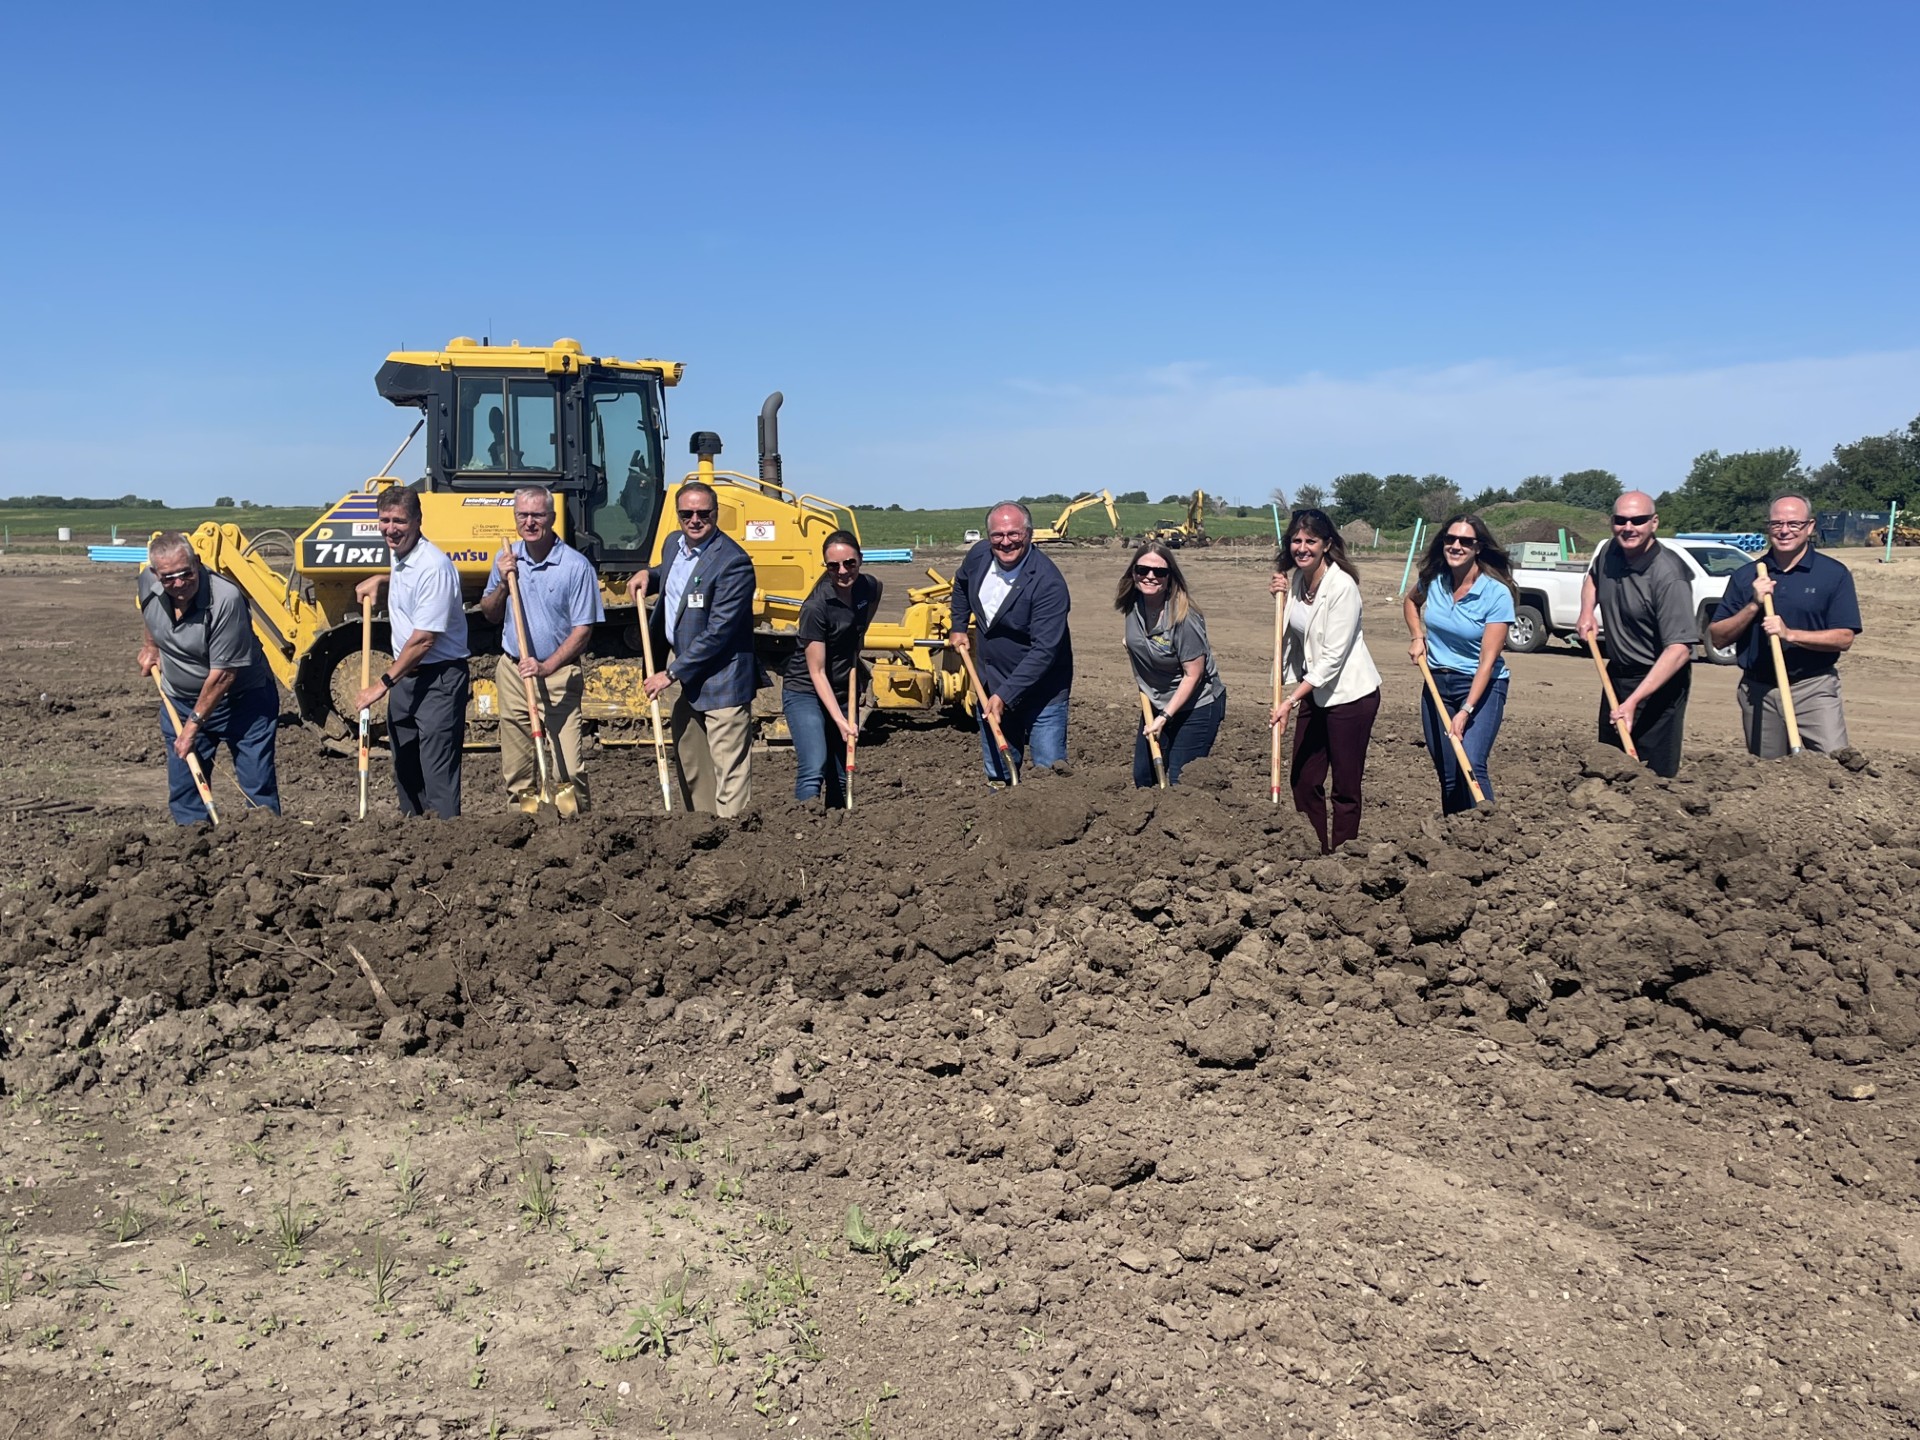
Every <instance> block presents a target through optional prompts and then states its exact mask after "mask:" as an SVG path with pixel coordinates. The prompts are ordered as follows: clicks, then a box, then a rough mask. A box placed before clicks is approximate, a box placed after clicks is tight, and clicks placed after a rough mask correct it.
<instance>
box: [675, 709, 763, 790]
mask: <svg viewBox="0 0 1920 1440" xmlns="http://www.w3.org/2000/svg"><path fill="white" fill-rule="evenodd" d="M667 728H668V729H669V730H670V731H672V733H673V763H674V765H675V767H676V768H677V769H678V770H679V772H680V803H681V804H683V805H685V806H686V807H687V808H688V809H689V810H698V811H700V812H701V813H702V814H705V815H718V816H720V817H721V818H722V819H730V818H731V817H733V816H735V815H738V814H739V813H740V812H741V811H743V810H745V809H746V808H747V806H748V805H749V804H751V803H752V801H753V786H752V783H751V779H750V777H749V775H748V773H747V752H748V749H749V747H750V745H751V743H752V740H753V716H752V707H751V706H748V705H728V706H726V707H724V708H723V709H719V710H696V709H694V708H693V707H692V706H691V705H689V704H688V703H687V702H686V697H684V696H681V697H680V698H678V699H676V700H675V701H674V702H673V714H672V716H671V717H670V718H669V719H668V721H667Z"/></svg>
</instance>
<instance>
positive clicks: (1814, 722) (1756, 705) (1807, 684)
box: [1735, 670, 1847, 760]
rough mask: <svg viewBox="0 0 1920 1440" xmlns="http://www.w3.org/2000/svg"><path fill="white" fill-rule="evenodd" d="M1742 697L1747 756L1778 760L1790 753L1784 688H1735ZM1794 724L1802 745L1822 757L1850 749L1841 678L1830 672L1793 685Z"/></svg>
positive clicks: (1742, 723) (1745, 685)
mask: <svg viewBox="0 0 1920 1440" xmlns="http://www.w3.org/2000/svg"><path fill="white" fill-rule="evenodd" d="M1735 688H1736V689H1737V690H1738V691H1739V694H1740V733H1741V734H1742V735H1744V736H1745V737H1746V741H1747V753H1748V754H1749V755H1758V756H1759V757H1760V758H1761V759H1762V760H1778V759H1779V758H1780V757H1781V756H1782V755H1785V754H1787V753H1789V752H1788V746H1787V717H1786V715H1785V714H1784V713H1783V712H1782V711H1781V709H1780V687H1779V686H1777V685H1766V686H1760V685H1749V684H1747V683H1746V682H1744V681H1743V682H1741V684H1740V685H1738V686H1737V687H1735ZM1793 723H1794V724H1795V725H1796V726H1798V727H1799V730H1800V743H1801V744H1802V745H1804V746H1806V747H1807V749H1809V750H1812V751H1814V752H1815V753H1816V754H1820V755H1831V754H1833V752H1834V751H1836V750H1844V749H1846V748H1847V716H1846V712H1845V711H1844V710H1842V709H1841V708H1840V676H1839V674H1838V673H1837V672H1835V671H1832V670H1829V671H1828V672H1827V673H1826V674H1824V675H1809V676H1808V677H1807V678H1806V679H1804V680H1796V681H1794V682H1793Z"/></svg>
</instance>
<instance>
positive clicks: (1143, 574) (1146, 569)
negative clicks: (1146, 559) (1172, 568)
mask: <svg viewBox="0 0 1920 1440" xmlns="http://www.w3.org/2000/svg"><path fill="white" fill-rule="evenodd" d="M1133 578H1134V579H1136V580H1165V579H1166V578H1167V567H1166V566H1164V565H1136V566H1134V567H1133Z"/></svg>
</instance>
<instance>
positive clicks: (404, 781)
mask: <svg viewBox="0 0 1920 1440" xmlns="http://www.w3.org/2000/svg"><path fill="white" fill-rule="evenodd" d="M374 518H375V520H376V522H377V523H378V524H379V526H380V537H381V538H382V539H383V540H385V541H386V542H387V551H388V554H389V555H390V556H391V562H392V563H391V567H390V570H389V573H388V574H387V575H369V576H368V577H367V578H366V579H365V580H362V581H361V582H360V583H359V584H358V585H356V586H355V587H354V591H353V593H354V595H355V596H356V597H357V598H358V599H361V600H366V599H368V598H369V597H371V598H373V599H376V600H377V599H378V598H379V596H380V590H381V587H382V586H387V587H389V588H388V593H387V623H388V626H389V628H390V629H391V631H392V634H393V645H394V656H393V664H392V665H391V666H389V667H388V669H387V672H386V673H385V674H384V675H382V676H381V677H380V678H379V679H377V680H375V681H374V682H373V684H371V685H369V686H368V687H367V688H366V689H364V690H362V691H361V692H360V693H359V695H358V696H356V697H355V698H354V702H353V704H354V708H355V709H356V710H365V709H368V708H369V707H371V706H372V704H373V702H374V701H376V700H378V699H379V698H380V697H381V696H382V695H385V696H386V697H387V743H388V745H389V746H390V747H391V748H392V750H393V783H394V787H395V788H396V789H397V790H398V791H399V792H400V813H401V814H402V815H425V814H429V813H431V814H434V815H437V816H439V817H440V818H441V819H442V820H452V819H454V818H456V817H457V816H458V815H459V814H460V756H461V752H462V747H463V746H464V745H465V743H466V737H467V694H468V691H469V690H470V689H471V686H472V682H471V680H470V678H469V677H468V674H467V654H468V651H467V610H466V606H465V605H464V604H463V603H462V601H461V599H460V572H459V571H458V570H456V569H454V565H453V561H452V560H450V559H448V558H447V554H446V552H445V551H444V550H442V549H440V547H439V546H437V545H435V544H434V543H433V542H432V541H431V540H429V539H427V538H426V537H425V536H424V535H422V534H421V533H420V497H419V495H418V494H416V493H415V492H414V491H412V490H410V489H408V488H407V487H406V486H405V485H389V486H388V487H387V488H386V489H385V490H382V491H381V492H380V498H379V500H378V501H377V502H376V503H375V506H374Z"/></svg>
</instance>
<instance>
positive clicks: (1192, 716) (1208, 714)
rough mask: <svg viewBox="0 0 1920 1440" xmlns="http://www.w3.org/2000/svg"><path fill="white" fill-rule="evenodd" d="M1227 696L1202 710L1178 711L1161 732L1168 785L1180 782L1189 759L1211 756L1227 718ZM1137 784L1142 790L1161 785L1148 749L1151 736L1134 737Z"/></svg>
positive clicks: (1134, 777)
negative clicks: (1148, 740) (1181, 773)
mask: <svg viewBox="0 0 1920 1440" xmlns="http://www.w3.org/2000/svg"><path fill="white" fill-rule="evenodd" d="M1226 710H1227V697H1226V696H1224V695H1218V696H1215V697H1214V699H1213V700H1211V701H1210V702H1209V703H1207V704H1205V705H1202V706H1201V707H1200V708H1199V709H1198V710H1195V709H1192V708H1191V707H1189V708H1188V709H1185V710H1176V711H1175V712H1174V715H1173V718H1172V719H1171V720H1169V721H1167V723H1166V724H1165V725H1164V726H1162V727H1161V730H1160V758H1161V760H1162V761H1163V762H1164V763H1165V765H1166V767H1167V784H1169V785H1178V784H1179V783H1180V767H1181V766H1182V765H1185V764H1186V763H1187V762H1188V761H1189V760H1198V759H1199V758H1200V757H1201V756H1203V755H1207V754H1211V753H1212V751H1213V740H1214V737H1215V736H1216V735H1218V734H1219V733H1220V721H1221V720H1222V718H1224V716H1225V715H1226ZM1133 783H1134V784H1135V785H1136V786H1138V787H1139V788H1140V789H1142V790H1147V789H1151V788H1152V787H1153V786H1155V785H1157V784H1159V783H1160V782H1159V779H1158V777H1156V776H1155V775H1154V773H1153V752H1152V751H1150V750H1149V749H1147V737H1146V736H1145V735H1144V734H1142V735H1135V736H1134V737H1133Z"/></svg>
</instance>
